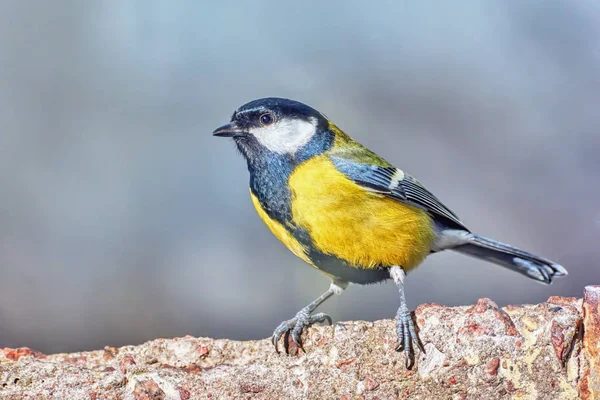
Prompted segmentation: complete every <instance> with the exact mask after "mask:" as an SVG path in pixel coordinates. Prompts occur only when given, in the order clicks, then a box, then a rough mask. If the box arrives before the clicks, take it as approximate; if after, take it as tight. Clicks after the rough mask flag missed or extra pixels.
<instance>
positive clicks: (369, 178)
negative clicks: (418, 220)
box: [330, 156, 468, 230]
mask: <svg viewBox="0 0 600 400" xmlns="http://www.w3.org/2000/svg"><path fill="white" fill-rule="evenodd" d="M330 159H331V161H332V162H333V164H334V165H335V167H336V168H337V170H338V171H340V172H341V173H343V174H344V175H346V176H347V177H348V178H349V179H351V180H352V181H353V182H354V183H356V184H357V185H360V186H362V187H364V188H365V189H367V190H370V191H373V192H376V193H381V194H383V195H385V196H388V197H390V198H393V199H395V200H398V201H400V202H403V203H405V204H409V205H411V206H414V207H418V208H421V209H423V210H425V211H427V212H429V213H430V214H432V215H433V216H434V217H442V218H443V219H444V220H445V221H444V222H451V223H452V224H453V225H457V227H458V228H460V229H464V230H468V229H467V228H466V227H465V226H464V225H463V223H462V222H461V221H460V219H459V218H458V216H457V215H456V214H455V213H453V212H452V211H451V210H450V209H449V208H448V207H446V206H445V205H444V204H443V203H442V202H441V201H440V200H438V198H437V197H435V196H434V195H433V194H432V193H431V192H430V191H429V190H427V189H426V188H425V187H424V186H423V185H422V184H421V183H420V182H419V181H417V180H416V179H415V178H413V177H412V176H410V175H408V174H407V173H405V172H403V171H402V170H399V169H398V168H395V167H382V166H377V165H368V164H361V163H358V162H356V161H354V160H348V159H345V158H342V157H338V156H330Z"/></svg>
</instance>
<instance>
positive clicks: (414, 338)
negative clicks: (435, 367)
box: [396, 309, 425, 369]
mask: <svg viewBox="0 0 600 400" xmlns="http://www.w3.org/2000/svg"><path fill="white" fill-rule="evenodd" d="M396 318H397V325H396V332H397V334H398V345H397V346H396V351H404V358H405V364H406V368H407V369H412V367H414V365H415V349H414V344H416V345H417V347H418V348H419V350H421V351H422V352H423V353H425V347H424V346H423V343H422V342H421V339H420V338H419V335H418V334H417V331H416V329H415V323H414V321H413V319H412V316H411V314H410V312H409V311H408V310H403V309H399V310H398V315H397V316H396Z"/></svg>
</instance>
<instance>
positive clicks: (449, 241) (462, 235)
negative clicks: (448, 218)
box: [431, 229, 473, 251]
mask: <svg viewBox="0 0 600 400" xmlns="http://www.w3.org/2000/svg"><path fill="white" fill-rule="evenodd" d="M472 237H473V234H471V233H469V232H467V231H461V230H459V229H446V230H443V231H441V232H438V233H437V235H436V237H435V241H434V242H433V245H432V246H431V250H433V251H440V250H445V249H451V248H453V247H456V246H460V245H461V244H466V243H469V239H471V238H472Z"/></svg>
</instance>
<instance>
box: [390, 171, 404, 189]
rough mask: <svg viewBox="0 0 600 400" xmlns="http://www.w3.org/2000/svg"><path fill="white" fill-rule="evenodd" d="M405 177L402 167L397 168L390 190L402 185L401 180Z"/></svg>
mask: <svg viewBox="0 0 600 400" xmlns="http://www.w3.org/2000/svg"><path fill="white" fill-rule="evenodd" d="M402 179H404V172H403V171H402V170H400V169H397V170H396V172H395V173H394V175H392V180H391V182H390V186H389V188H390V190H394V189H396V188H397V187H398V185H400V181H401V180H402Z"/></svg>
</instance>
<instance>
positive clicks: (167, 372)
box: [0, 287, 600, 400]
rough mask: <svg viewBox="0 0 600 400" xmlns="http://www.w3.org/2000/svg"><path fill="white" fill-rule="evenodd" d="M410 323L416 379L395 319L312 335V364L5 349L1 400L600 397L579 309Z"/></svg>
mask: <svg viewBox="0 0 600 400" xmlns="http://www.w3.org/2000/svg"><path fill="white" fill-rule="evenodd" d="M586 290H600V287H595V288H594V287H588V288H587V289H586ZM587 297H588V298H593V296H589V295H588V296H587ZM591 309H592V307H587V308H586V310H588V311H587V312H588V315H587V319H588V320H593V318H590V314H589V313H590V312H591V311H589V310H591ZM595 310H596V312H597V307H596V308H595ZM416 317H417V322H418V326H419V329H420V332H421V333H420V334H421V338H422V340H423V343H424V344H425V349H426V351H427V353H426V354H422V353H418V355H417V363H416V366H415V368H414V370H413V371H407V370H406V369H405V368H404V359H403V354H402V353H397V352H395V351H394V347H395V345H396V337H395V322H394V321H393V320H384V321H376V322H364V321H355V322H340V323H337V324H335V325H334V326H333V327H325V326H319V327H313V328H311V329H309V330H308V331H307V332H306V333H305V334H304V342H305V349H306V352H307V353H306V354H304V353H299V354H295V355H293V356H286V355H285V354H280V355H278V354H276V353H275V352H274V349H273V346H272V345H271V343H270V341H269V340H259V341H247V342H237V341H231V340H221V339H219V340H215V339H209V338H194V337H184V338H176V339H156V340H153V341H150V342H147V343H144V344H141V345H139V346H126V347H122V348H110V347H106V348H105V349H104V350H98V351H91V352H83V353H73V354H54V355H44V354H41V353H38V352H35V351H33V350H30V349H16V350H15V349H3V350H2V349H0V399H20V398H30V399H74V400H76V399H98V400H99V399H177V400H185V399H282V398H283V399H356V398H359V399H403V398H409V399H434V398H435V399H478V400H480V399H575V398H578V396H580V398H587V399H593V398H598V397H595V396H597V395H598V392H597V391H596V389H598V388H595V384H596V383H595V382H597V381H594V380H593V379H591V378H590V365H592V367H593V366H594V365H599V363H598V360H595V361H594V362H590V360H588V359H587V358H586V357H590V354H597V352H595V351H594V350H592V351H588V350H586V349H584V348H583V343H586V342H587V343H594V344H595V343H596V341H594V340H593V339H594V338H590V337H588V338H587V340H582V337H583V336H582V335H583V331H584V329H583V314H582V300H580V299H579V300H578V299H574V298H561V297H553V298H550V299H549V301H548V302H546V303H541V304H538V305H523V306H508V307H505V308H502V309H499V308H498V307H497V306H496V305H495V304H494V303H493V302H492V301H491V300H489V299H481V300H479V302H478V303H477V304H476V305H474V306H470V307H466V306H465V307H444V306H440V305H436V304H427V305H422V306H420V307H419V308H418V309H417V311H416ZM586 377H587V378H586Z"/></svg>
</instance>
